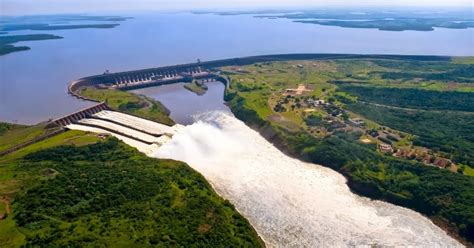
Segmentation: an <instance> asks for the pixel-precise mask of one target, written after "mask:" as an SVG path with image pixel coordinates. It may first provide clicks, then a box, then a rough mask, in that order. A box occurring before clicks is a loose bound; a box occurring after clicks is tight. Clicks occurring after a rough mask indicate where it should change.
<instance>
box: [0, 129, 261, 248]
mask: <svg viewBox="0 0 474 248" xmlns="http://www.w3.org/2000/svg"><path fill="white" fill-rule="evenodd" d="M91 137H93V139H91ZM53 139H54V140H53ZM97 141H98V138H97V137H96V136H95V135H92V134H86V133H84V132H79V131H68V132H65V133H62V134H60V135H57V136H55V137H54V138H51V139H48V140H44V141H41V142H40V143H42V144H40V143H38V145H39V146H37V147H33V148H32V147H26V148H24V149H22V150H25V151H22V150H20V151H18V152H16V153H21V155H17V154H15V153H13V154H10V155H11V156H10V157H9V158H8V159H4V158H2V159H0V185H1V186H0V200H1V199H4V200H2V201H0V203H6V204H8V206H10V207H12V210H13V211H12V212H10V213H9V214H8V215H7V217H6V218H5V219H3V220H0V246H2V247H20V246H25V245H26V246H39V247H63V246H113V247H117V246H119V247H130V246H139V247H142V246H159V247H162V246H190V245H193V246H200V247H202V246H211V247H216V246H226V247H259V246H263V243H262V242H261V240H260V239H259V237H258V236H257V235H256V233H255V231H254V230H253V229H252V227H251V226H250V224H249V223H248V222H247V221H246V220H245V219H244V218H243V217H242V216H241V215H240V214H239V213H238V212H237V211H236V210H235V209H234V207H233V206H232V205H231V204H230V203H229V202H228V201H225V200H223V199H222V198H220V197H219V196H218V195H217V194H216V193H215V192H214V191H213V190H212V188H211V186H210V185H209V184H208V183H207V182H206V181H205V179H204V178H203V177H202V176H200V175H199V174H198V173H197V172H195V171H194V170H192V169H191V168H189V167H188V166H187V165H186V164H184V163H181V162H177V161H171V160H157V159H152V158H148V157H146V156H144V155H143V154H141V153H139V152H138V151H136V150H135V149H133V148H131V147H128V146H126V145H125V144H123V143H121V142H120V141H118V140H116V139H114V138H109V139H107V140H105V141H100V142H97ZM91 143H93V144H91ZM65 144H68V145H65ZM5 206H7V205H5ZM3 209H5V207H2V208H0V211H5V210H3Z"/></svg>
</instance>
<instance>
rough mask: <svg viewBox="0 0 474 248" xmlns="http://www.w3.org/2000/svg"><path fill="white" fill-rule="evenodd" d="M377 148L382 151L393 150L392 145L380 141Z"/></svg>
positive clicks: (389, 151)
mask: <svg viewBox="0 0 474 248" xmlns="http://www.w3.org/2000/svg"><path fill="white" fill-rule="evenodd" d="M379 150H380V151H381V152H383V153H392V152H393V148H392V146H391V145H389V144H385V143H380V144H379Z"/></svg>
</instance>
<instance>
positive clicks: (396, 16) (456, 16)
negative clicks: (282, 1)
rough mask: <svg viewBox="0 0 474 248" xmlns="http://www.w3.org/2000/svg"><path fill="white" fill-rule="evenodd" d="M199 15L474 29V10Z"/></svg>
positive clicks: (398, 28)
mask: <svg viewBox="0 0 474 248" xmlns="http://www.w3.org/2000/svg"><path fill="white" fill-rule="evenodd" d="M195 13H198V14H208V13H212V14H214V13H215V14H219V15H254V16H255V17H257V18H268V19H279V18H283V19H289V20H292V21H294V22H297V23H310V24H318V25H325V26H337V27H344V28H368V29H378V30H384V31H406V30H412V31H433V30H434V29H435V28H449V29H466V28H474V17H473V15H472V10H447V11H443V12H439V11H433V12H430V11H416V10H414V11H406V10H403V11H402V10H390V11H381V10H372V11H358V10H330V9H327V10H298V9H295V10H291V11H289V10H280V11H278V10H268V11H265V10H261V11H221V12H207V11H201V12H195Z"/></svg>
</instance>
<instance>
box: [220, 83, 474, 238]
mask: <svg viewBox="0 0 474 248" xmlns="http://www.w3.org/2000/svg"><path fill="white" fill-rule="evenodd" d="M225 100H226V101H227V102H228V106H229V107H230V109H231V110H232V112H233V113H234V115H235V116H236V117H237V118H239V119H240V120H242V121H244V122H245V123H246V124H247V125H248V126H250V127H251V128H253V129H254V130H256V131H258V132H259V133H260V134H261V135H262V136H263V137H264V138H265V139H267V140H268V141H269V142H271V143H272V144H274V145H275V146H276V147H277V148H278V149H280V150H281V151H283V152H284V153H286V154H287V155H289V156H292V157H294V158H297V159H300V160H302V161H308V162H311V163H316V164H321V165H323V166H327V167H329V168H331V169H333V170H335V171H337V172H339V173H341V174H343V175H344V176H345V177H346V178H347V180H348V182H347V184H348V186H349V187H350V188H351V190H353V191H354V192H355V193H357V194H359V195H362V196H366V197H369V198H371V199H379V200H383V201H387V202H389V203H393V204H396V205H399V206H403V207H407V208H411V209H413V210H415V211H417V212H419V213H422V214H424V215H426V216H427V217H428V218H430V219H431V220H432V221H433V223H435V224H436V225H438V226H439V227H440V228H442V229H443V230H445V231H446V232H447V233H448V234H449V235H450V236H451V237H453V238H455V239H457V240H458V241H459V242H461V243H463V244H464V245H466V246H468V247H471V246H473V244H472V236H471V235H472V234H471V233H470V230H471V229H470V228H472V226H470V227H465V226H462V224H460V221H465V220H459V219H457V216H455V215H451V216H449V215H448V216H447V215H445V214H443V212H444V211H447V212H451V211H453V210H451V209H445V208H452V206H449V205H448V206H446V205H445V204H443V203H442V202H439V203H438V204H440V205H437V206H436V205H435V206H433V205H431V203H430V202H429V201H428V199H427V198H426V196H423V195H419V194H422V193H423V191H416V190H409V189H408V188H406V187H404V188H403V186H402V188H403V190H409V192H410V194H411V195H412V197H410V198H407V197H405V196H404V195H401V194H398V193H397V192H395V191H392V190H393V189H392V188H391V186H393V185H396V186H398V187H400V183H403V181H401V180H400V178H399V175H400V173H401V174H403V173H404V171H409V172H410V173H413V175H415V176H416V178H417V180H418V183H417V185H416V187H420V188H421V187H427V188H428V189H427V190H428V192H430V191H431V192H433V191H434V192H438V191H439V190H442V189H443V187H446V185H442V184H440V183H439V181H436V180H443V181H452V182H458V183H457V184H460V183H459V181H464V182H465V183H466V184H469V183H472V182H470V181H469V179H466V177H463V176H461V175H457V174H453V173H450V172H442V171H440V170H439V169H436V168H431V167H426V166H421V165H414V164H411V163H404V162H403V161H400V160H397V159H391V158H385V157H380V156H378V155H376V154H374V153H373V152H371V151H370V150H368V149H366V148H364V147H361V146H356V145H354V143H353V142H351V141H350V140H348V138H347V137H333V138H330V139H321V140H317V139H315V138H314V137H312V136H310V135H308V134H305V133H304V132H289V131H288V130H285V129H283V128H281V127H279V126H277V125H274V124H273V123H272V122H271V121H268V120H264V119H262V118H260V116H259V115H258V114H257V112H256V111H255V110H254V109H252V108H250V107H249V106H248V105H247V104H246V99H244V98H243V97H241V96H239V94H238V93H236V92H231V93H229V92H228V91H226V95H225ZM381 163H388V164H389V166H390V167H388V168H387V169H389V170H390V171H388V175H387V176H390V178H391V179H390V180H392V182H386V181H385V180H380V179H378V178H377V177H376V176H377V174H373V173H374V172H375V173H376V170H379V169H381V168H382V167H379V166H380V165H381ZM371 164H372V165H371ZM367 165H368V166H367ZM450 189H453V190H456V189H454V188H451V187H450ZM457 191H460V192H459V193H458V194H462V193H461V192H462V189H461V190H460V189H459V188H457ZM429 197H430V198H431V197H435V198H438V197H443V196H440V195H429ZM463 200H465V199H462V198H461V199H458V201H463ZM455 201H456V200H455ZM454 211H455V210H454ZM459 227H464V233H461V230H460V229H459Z"/></svg>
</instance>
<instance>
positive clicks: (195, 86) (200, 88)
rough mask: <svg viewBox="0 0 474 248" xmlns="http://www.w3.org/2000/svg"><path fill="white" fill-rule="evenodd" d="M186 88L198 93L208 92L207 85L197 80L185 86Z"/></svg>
mask: <svg viewBox="0 0 474 248" xmlns="http://www.w3.org/2000/svg"><path fill="white" fill-rule="evenodd" d="M183 87H184V88H185V89H187V90H189V91H191V92H194V93H196V94H197V95H199V96H200V95H204V94H206V92H207V86H206V85H205V84H203V83H201V84H199V83H197V82H196V81H195V80H193V81H192V82H191V83H187V84H185V85H184V86H183Z"/></svg>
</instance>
